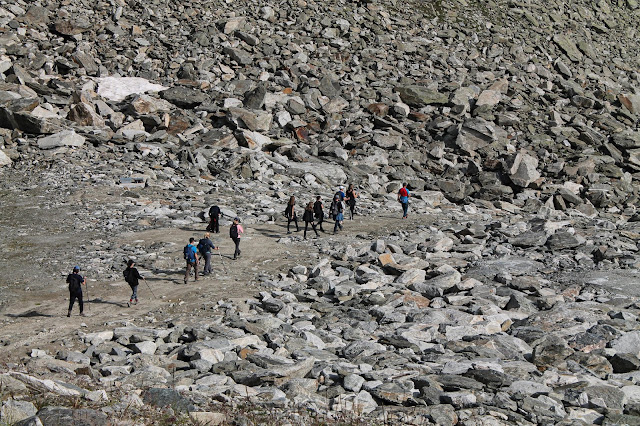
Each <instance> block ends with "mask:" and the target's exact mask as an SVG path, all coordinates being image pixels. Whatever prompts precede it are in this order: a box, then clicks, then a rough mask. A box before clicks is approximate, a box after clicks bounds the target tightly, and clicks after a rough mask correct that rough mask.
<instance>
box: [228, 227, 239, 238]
mask: <svg viewBox="0 0 640 426" xmlns="http://www.w3.org/2000/svg"><path fill="white" fill-rule="evenodd" d="M229 237H231V238H238V225H236V224H233V225H231V228H229Z"/></svg>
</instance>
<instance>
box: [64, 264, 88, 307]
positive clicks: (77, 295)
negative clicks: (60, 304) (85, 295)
mask: <svg viewBox="0 0 640 426" xmlns="http://www.w3.org/2000/svg"><path fill="white" fill-rule="evenodd" d="M67 283H68V284H69V311H68V312H67V316H68V317H70V316H71V310H72V309H73V303H74V302H75V301H76V299H78V305H80V315H81V316H84V313H83V310H84V305H83V303H82V286H83V285H87V283H86V280H85V278H84V277H83V276H82V275H80V267H79V266H74V267H73V272H72V273H71V274H69V275H67Z"/></svg>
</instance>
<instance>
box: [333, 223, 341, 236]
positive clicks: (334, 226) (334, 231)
mask: <svg viewBox="0 0 640 426" xmlns="http://www.w3.org/2000/svg"><path fill="white" fill-rule="evenodd" d="M338 225H340V221H339V220H336V223H335V225H333V233H334V234H335V233H336V232H338Z"/></svg>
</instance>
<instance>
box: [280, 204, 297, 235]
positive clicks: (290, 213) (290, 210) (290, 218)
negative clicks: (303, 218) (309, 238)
mask: <svg viewBox="0 0 640 426" xmlns="http://www.w3.org/2000/svg"><path fill="white" fill-rule="evenodd" d="M295 208H296V197H294V196H293V195H292V196H291V198H289V203H288V204H287V208H286V210H285V211H284V215H285V217H286V218H287V234H290V233H291V231H289V225H290V224H291V222H295V224H296V232H299V231H300V227H299V226H298V216H297V215H296V211H295Z"/></svg>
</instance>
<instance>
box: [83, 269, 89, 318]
mask: <svg viewBox="0 0 640 426" xmlns="http://www.w3.org/2000/svg"><path fill="white" fill-rule="evenodd" d="M84 286H85V287H86V290H87V311H88V310H89V309H88V308H89V300H90V298H89V283H88V282H87V278H86V277H85V279H84Z"/></svg>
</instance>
